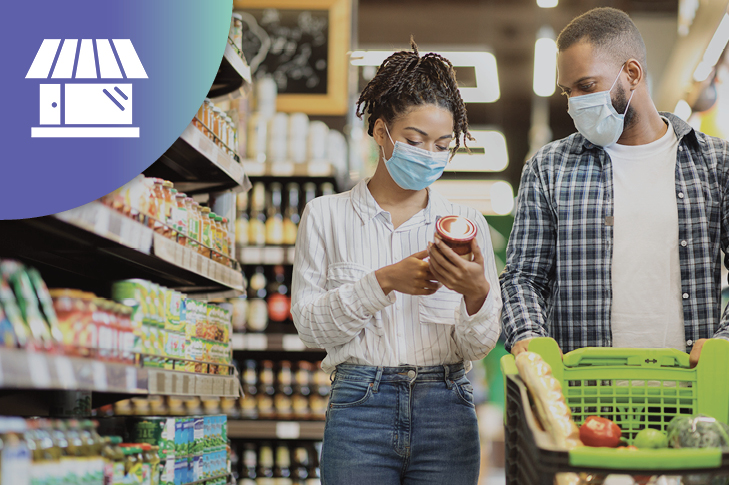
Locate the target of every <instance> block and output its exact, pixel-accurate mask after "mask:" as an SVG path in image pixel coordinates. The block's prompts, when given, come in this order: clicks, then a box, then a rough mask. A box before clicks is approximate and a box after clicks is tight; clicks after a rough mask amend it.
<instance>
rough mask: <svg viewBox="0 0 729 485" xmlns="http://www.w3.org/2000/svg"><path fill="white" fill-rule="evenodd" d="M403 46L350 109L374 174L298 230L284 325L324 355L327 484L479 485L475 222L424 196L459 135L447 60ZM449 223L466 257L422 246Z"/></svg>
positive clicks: (485, 262)
mask: <svg viewBox="0 0 729 485" xmlns="http://www.w3.org/2000/svg"><path fill="white" fill-rule="evenodd" d="M411 43H412V49H413V51H412V52H405V51H403V52H397V53H395V54H393V55H392V56H390V57H389V58H387V59H386V60H385V62H384V63H383V64H382V66H380V68H379V70H378V72H377V75H376V76H375V77H374V78H373V79H372V80H371V81H370V82H369V84H368V85H367V87H366V88H365V89H364V91H363V92H362V95H361V96H360V98H359V101H358V103H357V114H358V116H362V114H363V112H365V111H366V112H367V114H368V115H369V130H368V132H369V134H370V135H371V136H373V137H374V139H375V141H376V142H377V144H378V145H379V147H380V149H381V158H380V160H379V163H378V166H377V169H376V171H375V174H374V175H373V176H372V178H370V179H367V180H363V181H361V182H360V183H359V184H357V185H356V186H355V187H354V188H353V189H352V190H351V191H349V192H345V193H342V194H337V195H333V196H327V197H320V198H317V199H315V200H313V201H312V202H310V203H309V204H308V205H307V206H306V209H305V210H304V214H303V216H302V219H301V223H300V225H299V234H298V237H297V242H296V260H295V262H294V279H293V287H292V289H293V298H292V314H293V317H294V323H295V324H296V328H297V330H298V332H299V335H300V337H301V339H302V340H303V341H304V342H305V343H306V344H307V345H309V346H312V347H321V348H325V349H326V350H327V357H326V358H325V359H324V362H323V364H322V367H323V369H324V370H325V371H327V372H332V376H333V377H332V379H333V381H332V393H331V396H330V400H329V406H328V409H327V422H326V430H325V432H324V443H323V449H322V461H321V470H322V481H323V483H324V484H325V485H339V484H342V485H357V484H378V485H379V484H384V485H389V484H400V483H403V484H411V483H422V484H439V483H448V484H449V485H457V484H475V483H476V482H477V479H478V469H479V455H480V452H479V439H478V429H477V422H476V413H475V411H474V404H473V394H472V391H473V388H472V387H471V385H470V383H469V381H468V379H467V378H466V377H465V373H466V372H467V371H468V369H469V368H470V366H471V362H470V361H471V360H479V359H482V358H483V357H484V356H486V354H488V352H489V351H490V350H491V349H492V348H493V347H494V345H495V344H496V340H497V338H498V336H499V331H500V326H499V313H500V311H501V296H500V292H499V286H498V279H497V275H496V268H495V265H494V256H493V249H492V246H491V239H490V236H489V230H488V226H487V224H486V222H485V220H484V218H483V216H482V215H481V214H479V213H477V212H476V211H475V210H473V209H470V208H468V207H465V206H461V205H458V204H452V203H450V202H448V201H447V200H446V199H445V198H443V197H442V196H441V195H439V194H437V193H436V192H435V191H433V190H431V189H429V188H427V187H428V186H429V185H430V184H431V183H433V182H434V181H435V180H436V179H438V178H439V177H440V176H441V174H442V173H443V170H444V168H445V166H446V164H447V163H448V161H449V159H450V157H451V156H452V153H454V152H455V150H456V149H457V148H458V146H459V141H460V138H461V136H463V137H464V141H465V138H466V137H470V134H469V133H468V121H467V119H466V110H465V107H464V104H463V100H462V99H461V96H460V93H459V91H458V86H457V84H456V79H455V72H454V70H453V67H452V65H451V63H450V62H449V61H448V60H447V59H445V58H443V57H441V56H439V55H437V54H432V53H431V54H427V55H425V56H423V57H420V55H419V53H418V50H417V46H416V45H415V43H414V42H412V41H411ZM454 137H455V147H456V148H454V150H453V151H451V150H449V149H448V147H449V144H450V143H451V141H452V140H453V139H454ZM449 214H458V215H462V216H464V217H467V218H468V219H470V220H471V221H473V222H474V223H475V224H476V226H477V228H478V235H477V240H476V239H474V241H473V242H472V246H471V248H472V251H473V254H474V257H473V261H470V262H469V261H466V260H465V259H463V258H460V257H459V256H458V255H456V253H454V252H453V250H451V249H450V248H448V247H447V246H446V245H445V244H443V243H442V242H440V241H439V240H438V239H435V241H436V242H435V244H432V245H431V241H434V237H433V236H434V231H435V222H436V218H437V217H438V216H445V215H449ZM481 248H483V249H481Z"/></svg>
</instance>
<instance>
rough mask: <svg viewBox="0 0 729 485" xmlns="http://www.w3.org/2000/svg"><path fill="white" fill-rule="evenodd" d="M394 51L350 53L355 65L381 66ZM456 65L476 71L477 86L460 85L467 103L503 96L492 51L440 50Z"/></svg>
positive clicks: (491, 101)
mask: <svg viewBox="0 0 729 485" xmlns="http://www.w3.org/2000/svg"><path fill="white" fill-rule="evenodd" d="M393 53H394V51H354V52H352V53H351V54H350V62H351V64H352V65H353V66H379V65H381V64H382V63H383V62H384V60H385V59H387V58H388V57H390V56H391V55H392V54H393ZM438 53H439V54H440V55H442V56H443V57H445V58H446V59H448V60H449V61H451V63H452V64H453V66H454V67H456V68H458V67H472V68H473V69H474V70H475V73H476V86H475V87H460V88H458V89H459V90H460V91H461V97H462V98H463V101H464V102H466V103H493V102H494V101H496V100H498V99H499V97H500V96H501V92H500V90H499V75H498V70H497V67H496V57H494V55H493V54H491V53H490V52H442V51H441V52H438Z"/></svg>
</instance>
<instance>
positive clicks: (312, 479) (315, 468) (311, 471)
mask: <svg viewBox="0 0 729 485" xmlns="http://www.w3.org/2000/svg"><path fill="white" fill-rule="evenodd" d="M319 446H321V445H320V444H319ZM319 473H320V472H319V453H317V450H316V447H315V445H313V444H312V445H310V446H309V467H308V473H307V477H306V485H321V475H320V474H319Z"/></svg>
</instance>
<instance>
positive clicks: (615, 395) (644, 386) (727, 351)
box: [501, 338, 729, 485]
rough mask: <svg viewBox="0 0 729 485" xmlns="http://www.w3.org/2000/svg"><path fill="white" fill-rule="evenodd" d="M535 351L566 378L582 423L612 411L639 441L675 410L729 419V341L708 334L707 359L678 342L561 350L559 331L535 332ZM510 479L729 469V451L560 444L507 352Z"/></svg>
mask: <svg viewBox="0 0 729 485" xmlns="http://www.w3.org/2000/svg"><path fill="white" fill-rule="evenodd" d="M529 351H530V352H536V353H538V354H540V355H541V356H542V358H543V359H544V361H545V362H547V363H548V364H549V365H550V367H551V368H552V374H553V376H554V377H555V378H556V379H557V380H558V381H559V382H560V383H561V384H562V391H563V393H564V396H565V401H566V402H567V405H568V406H569V407H570V409H571V411H572V417H573V419H574V420H575V422H576V423H577V425H578V426H579V425H580V424H582V422H583V421H584V420H585V419H586V418H587V417H588V416H591V415H597V416H602V417H605V418H609V419H611V420H612V421H614V422H615V423H616V424H617V425H618V426H620V428H621V430H622V432H623V438H624V439H625V440H626V441H627V442H628V443H631V444H632V442H633V439H634V438H635V435H636V434H637V433H638V432H639V431H640V430H642V429H643V428H646V427H649V428H655V429H659V430H662V431H666V428H667V427H668V424H669V423H670V421H671V420H672V419H673V418H674V417H675V416H680V415H686V416H690V415H693V414H697V413H701V414H706V415H708V416H712V417H714V418H716V419H717V420H719V421H722V422H724V423H727V422H728V420H729V341H726V340H722V339H711V340H708V341H707V342H706V343H705V345H704V347H703V350H702V353H701V358H700V360H699V364H698V365H697V366H696V367H695V368H693V369H692V368H690V366H689V356H688V354H686V353H685V352H680V351H678V350H675V349H616V348H596V347H590V348H583V349H579V350H575V351H573V352H570V353H568V354H566V355H565V356H564V359H562V358H561V356H560V351H559V347H558V346H557V343H556V342H555V341H554V340H553V339H551V338H535V339H534V340H532V341H531V342H530V343H529ZM501 370H502V372H503V374H504V382H505V387H506V390H505V393H506V403H505V407H504V421H505V423H504V424H505V435H506V436H505V442H506V483H507V485H538V484H550V485H551V484H552V483H553V481H554V475H555V473H559V472H576V473H579V472H594V473H600V474H612V473H615V474H627V475H685V474H692V475H695V474H697V473H708V474H717V475H722V476H723V475H724V474H729V453H727V452H722V450H721V449H719V448H703V449H689V448H684V449H659V450H647V449H642V450H634V451H630V450H618V449H612V448H591V447H587V446H585V447H579V448H576V449H573V450H570V451H568V450H566V449H560V448H557V447H555V445H554V444H553V442H552V440H551V438H550V436H549V435H548V434H547V433H546V432H545V431H543V430H542V428H541V426H540V425H539V424H538V420H537V418H536V417H535V415H534V414H533V412H532V408H531V404H530V397H529V394H528V392H527V389H526V386H525V385H524V383H523V382H522V380H521V378H520V377H519V372H518V370H517V368H516V365H515V363H514V357H513V356H512V355H505V356H504V357H502V359H501Z"/></svg>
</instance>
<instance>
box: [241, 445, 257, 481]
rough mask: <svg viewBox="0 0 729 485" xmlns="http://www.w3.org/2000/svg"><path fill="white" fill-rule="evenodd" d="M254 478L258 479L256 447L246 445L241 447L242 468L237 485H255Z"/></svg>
mask: <svg viewBox="0 0 729 485" xmlns="http://www.w3.org/2000/svg"><path fill="white" fill-rule="evenodd" d="M256 478H258V457H257V456H256V446H255V445H254V444H253V443H246V444H245V445H243V466H242V467H241V474H240V478H239V480H238V485H256Z"/></svg>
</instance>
